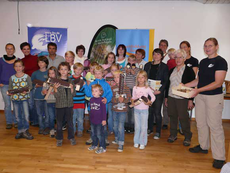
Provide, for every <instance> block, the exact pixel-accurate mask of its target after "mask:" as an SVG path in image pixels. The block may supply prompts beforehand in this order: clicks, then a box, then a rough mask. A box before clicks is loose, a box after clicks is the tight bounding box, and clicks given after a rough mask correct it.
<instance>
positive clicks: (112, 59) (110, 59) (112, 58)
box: [108, 54, 115, 64]
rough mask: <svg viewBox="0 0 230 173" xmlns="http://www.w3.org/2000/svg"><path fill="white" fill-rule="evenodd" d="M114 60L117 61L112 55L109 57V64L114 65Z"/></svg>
mask: <svg viewBox="0 0 230 173" xmlns="http://www.w3.org/2000/svg"><path fill="white" fill-rule="evenodd" d="M114 60H115V59H114V56H113V55H111V54H110V55H109V56H108V64H113V62H114Z"/></svg>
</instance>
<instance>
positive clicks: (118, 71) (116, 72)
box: [113, 70, 123, 76]
mask: <svg viewBox="0 0 230 173" xmlns="http://www.w3.org/2000/svg"><path fill="white" fill-rule="evenodd" d="M120 74H123V73H122V72H121V71H120V70H116V71H115V72H113V76H115V75H120Z"/></svg>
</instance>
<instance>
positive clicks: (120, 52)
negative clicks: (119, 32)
mask: <svg viewBox="0 0 230 173" xmlns="http://www.w3.org/2000/svg"><path fill="white" fill-rule="evenodd" d="M124 53H125V50H124V49H122V47H120V48H119V49H118V55H119V56H124Z"/></svg>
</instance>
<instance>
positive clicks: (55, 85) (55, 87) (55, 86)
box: [53, 83, 61, 93]
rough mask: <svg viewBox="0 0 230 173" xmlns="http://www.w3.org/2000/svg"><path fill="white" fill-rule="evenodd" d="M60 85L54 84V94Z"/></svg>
mask: <svg viewBox="0 0 230 173" xmlns="http://www.w3.org/2000/svg"><path fill="white" fill-rule="evenodd" d="M60 85H61V84H60V83H55V84H54V86H53V87H54V92H55V93H56V92H57V89H58V87H59V86H60Z"/></svg>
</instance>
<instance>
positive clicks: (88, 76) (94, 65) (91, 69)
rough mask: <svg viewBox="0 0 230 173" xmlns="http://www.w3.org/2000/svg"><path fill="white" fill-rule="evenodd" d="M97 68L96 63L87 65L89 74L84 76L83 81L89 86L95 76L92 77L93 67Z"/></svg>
mask: <svg viewBox="0 0 230 173" xmlns="http://www.w3.org/2000/svg"><path fill="white" fill-rule="evenodd" d="M96 66H98V63H97V62H93V63H91V64H90V65H89V72H88V73H87V74H86V76H85V79H86V81H87V84H88V85H89V84H90V83H91V82H93V81H94V79H95V76H94V69H95V67H96Z"/></svg>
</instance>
